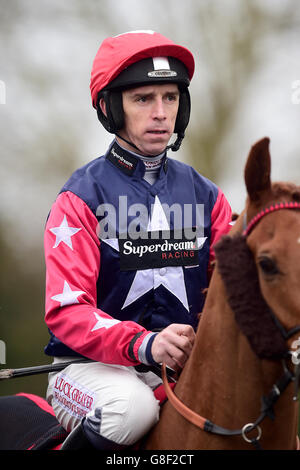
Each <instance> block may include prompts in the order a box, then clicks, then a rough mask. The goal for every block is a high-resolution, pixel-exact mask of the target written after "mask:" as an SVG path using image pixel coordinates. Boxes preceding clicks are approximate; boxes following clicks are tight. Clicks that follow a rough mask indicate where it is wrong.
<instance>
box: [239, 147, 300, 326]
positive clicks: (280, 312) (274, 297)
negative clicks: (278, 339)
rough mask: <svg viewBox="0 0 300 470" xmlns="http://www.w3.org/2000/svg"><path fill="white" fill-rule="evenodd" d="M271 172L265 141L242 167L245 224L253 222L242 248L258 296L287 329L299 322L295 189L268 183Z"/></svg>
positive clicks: (299, 196)
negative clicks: (255, 279)
mask: <svg viewBox="0 0 300 470" xmlns="http://www.w3.org/2000/svg"><path fill="white" fill-rule="evenodd" d="M270 174H271V159H270V154H269V139H262V140H261V141H259V142H258V143H257V144H255V145H254V146H253V147H252V149H251V151H250V154H249V157H248V161H247V164H246V168H245V183H246V187H247V192H248V204H247V222H248V224H249V223H251V220H252V221H253V222H252V225H251V226H250V227H248V232H247V233H246V235H247V244H248V246H249V248H250V250H251V252H252V254H253V257H254V260H255V263H256V266H257V272H258V277H259V284H260V290H261V293H262V295H263V297H264V298H265V300H266V302H267V304H268V305H269V307H270V308H271V310H273V312H274V313H275V315H276V316H277V318H278V319H279V320H280V321H281V323H282V324H283V325H284V326H285V327H286V329H291V328H292V327H294V326H295V325H297V324H298V325H299V324H300V186H296V185H294V184H292V183H274V184H272V183H271V178H270ZM289 207H290V209H288V208H289ZM292 208H293V209H292ZM295 209H296V210H295ZM256 216H257V218H256V219H253V217H256Z"/></svg>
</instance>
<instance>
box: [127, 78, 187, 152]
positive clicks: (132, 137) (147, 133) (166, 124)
mask: <svg viewBox="0 0 300 470" xmlns="http://www.w3.org/2000/svg"><path fill="white" fill-rule="evenodd" d="M122 96H123V109H124V117H125V126H124V128H123V129H122V130H121V131H120V132H119V134H120V136H121V137H124V138H125V139H127V140H129V141H130V142H132V143H134V144H135V145H136V146H137V147H138V148H139V150H140V153H141V155H153V156H154V155H158V154H160V153H162V152H163V151H164V150H165V148H166V146H167V145H168V142H169V140H170V138H171V136H172V134H173V132H174V127H175V121H176V117H177V111H178V106H179V90H178V86H177V85H176V84H175V83H170V84H164V85H147V86H141V87H137V88H132V89H129V90H126V91H123V93H122ZM122 146H126V148H128V149H129V150H132V147H130V146H128V145H127V144H126V145H124V142H123V141H122ZM135 152H137V151H136V150H135Z"/></svg>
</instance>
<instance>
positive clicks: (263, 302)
mask: <svg viewBox="0 0 300 470" xmlns="http://www.w3.org/2000/svg"><path fill="white" fill-rule="evenodd" d="M270 167H271V164H270V154H269V139H268V138H265V139H262V140H260V141H259V142H257V143H256V144H255V145H254V146H253V147H252V148H251V151H250V153H249V156H248V160H247V164H246V167H245V183H246V188H247V193H248V197H247V203H246V209H245V210H244V212H243V213H242V214H241V215H240V217H239V218H238V219H237V221H236V223H235V225H234V227H233V228H232V230H231V232H230V234H229V235H228V236H226V237H223V238H222V240H221V241H220V242H219V244H218V245H217V246H216V249H215V251H216V268H215V270H214V274H213V276H212V280H211V284H210V287H209V290H208V293H207V298H206V302H205V306H204V309H203V312H202V315H201V320H200V323H199V327H198V330H197V336H196V341H195V345H194V348H193V352H192V354H191V356H190V358H189V360H188V361H187V363H186V365H185V367H184V369H183V371H182V373H181V375H180V377H179V380H178V382H177V384H176V387H175V390H174V392H175V395H176V396H177V397H178V399H179V400H180V401H181V403H182V402H183V403H184V406H185V407H187V409H188V413H190V410H192V412H194V414H198V415H200V417H204V419H203V418H200V417H196V420H197V419H198V420H199V421H200V423H196V424H192V423H191V422H190V421H191V420H190V418H189V416H188V417H187V418H186V417H183V416H182V415H181V413H180V411H178V410H177V409H175V407H174V405H173V404H172V402H171V400H168V402H167V403H166V404H165V405H164V406H163V408H162V411H161V417H160V421H159V423H158V424H157V425H156V426H155V428H154V429H153V430H152V431H151V433H150V435H149V436H148V439H147V442H146V448H147V449H156V450H160V449H181V450H183V449H225V450H226V449H235V450H238V449H251V448H253V449H255V448H262V449H296V448H297V443H298V437H297V425H298V403H297V401H295V399H293V398H294V393H296V392H295V391H294V384H293V382H294V383H295V382H298V377H297V380H296V381H295V380H294V379H295V376H294V364H298V361H293V360H292V359H293V357H295V353H294V356H291V351H290V350H291V347H292V346H293V344H292V343H293V341H295V340H296V338H297V334H296V333H297V332H298V331H299V325H300V289H299V285H300V210H299V209H300V186H296V185H294V184H291V183H273V184H272V183H271V180H270ZM279 209H280V210H279ZM295 209H298V210H295ZM294 344H295V343H294ZM299 344H300V342H299ZM296 358H298V356H297V355H296ZM299 362H300V361H299ZM298 373H299V372H298ZM170 398H172V396H170ZM180 406H182V405H181V404H180ZM253 423H254V425H252V424H253ZM198 424H199V425H198ZM199 426H200V427H199ZM203 428H204V429H203ZM231 431H236V432H233V433H231ZM252 444H254V445H252Z"/></svg>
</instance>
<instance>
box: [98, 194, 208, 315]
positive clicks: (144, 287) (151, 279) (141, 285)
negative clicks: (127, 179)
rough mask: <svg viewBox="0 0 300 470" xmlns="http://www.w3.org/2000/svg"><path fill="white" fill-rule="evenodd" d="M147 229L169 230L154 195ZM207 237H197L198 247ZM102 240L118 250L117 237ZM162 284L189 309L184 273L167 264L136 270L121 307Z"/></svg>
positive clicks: (180, 269) (159, 204)
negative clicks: (161, 266) (162, 266)
mask: <svg viewBox="0 0 300 470" xmlns="http://www.w3.org/2000/svg"><path fill="white" fill-rule="evenodd" d="M147 230H148V231H157V230H169V224H168V221H167V218H166V214H165V212H164V210H163V208H162V205H161V202H160V200H159V198H158V197H157V196H155V201H154V206H153V211H152V217H151V220H149V223H148V227H147ZM206 238H207V237H198V238H197V242H198V249H200V248H202V246H203V245H204V243H205V240H206ZM102 241H103V242H105V243H107V244H108V245H110V246H111V247H112V248H114V249H115V250H117V251H119V242H118V239H117V238H112V239H103V240H102ZM160 285H163V286H164V287H165V288H166V289H168V291H169V292H171V293H172V294H173V295H175V297H177V298H178V300H179V301H180V302H181V303H182V305H183V306H184V307H185V308H186V309H187V310H189V306H188V300H187V294H186V288H185V282H184V273H183V268H182V267H181V266H168V267H165V268H154V269H141V270H139V271H137V272H136V275H135V277H134V280H133V282H132V284H131V287H130V289H129V292H128V294H127V297H126V299H125V302H124V305H123V307H122V309H124V308H125V307H127V306H128V305H130V304H132V303H133V302H135V301H136V300H137V299H139V298H140V297H142V296H143V295H144V294H146V292H148V291H149V290H151V289H157V288H158V287H159V286H160Z"/></svg>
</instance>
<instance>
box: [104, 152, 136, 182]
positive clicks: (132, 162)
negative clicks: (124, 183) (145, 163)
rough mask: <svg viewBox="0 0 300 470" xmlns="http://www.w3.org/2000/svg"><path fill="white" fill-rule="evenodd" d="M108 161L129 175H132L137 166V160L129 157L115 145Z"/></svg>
mask: <svg viewBox="0 0 300 470" xmlns="http://www.w3.org/2000/svg"><path fill="white" fill-rule="evenodd" d="M107 159H108V160H109V161H110V162H111V163H112V164H113V165H115V166H116V167H117V168H119V169H120V170H123V171H124V173H126V174H127V175H132V173H133V172H134V170H135V167H136V165H137V158H135V157H134V156H133V155H129V154H128V153H127V152H125V151H123V150H122V149H121V148H120V147H118V149H117V148H116V147H115V146H114V145H113V146H112V148H111V149H110V152H109V154H108V155H107Z"/></svg>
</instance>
